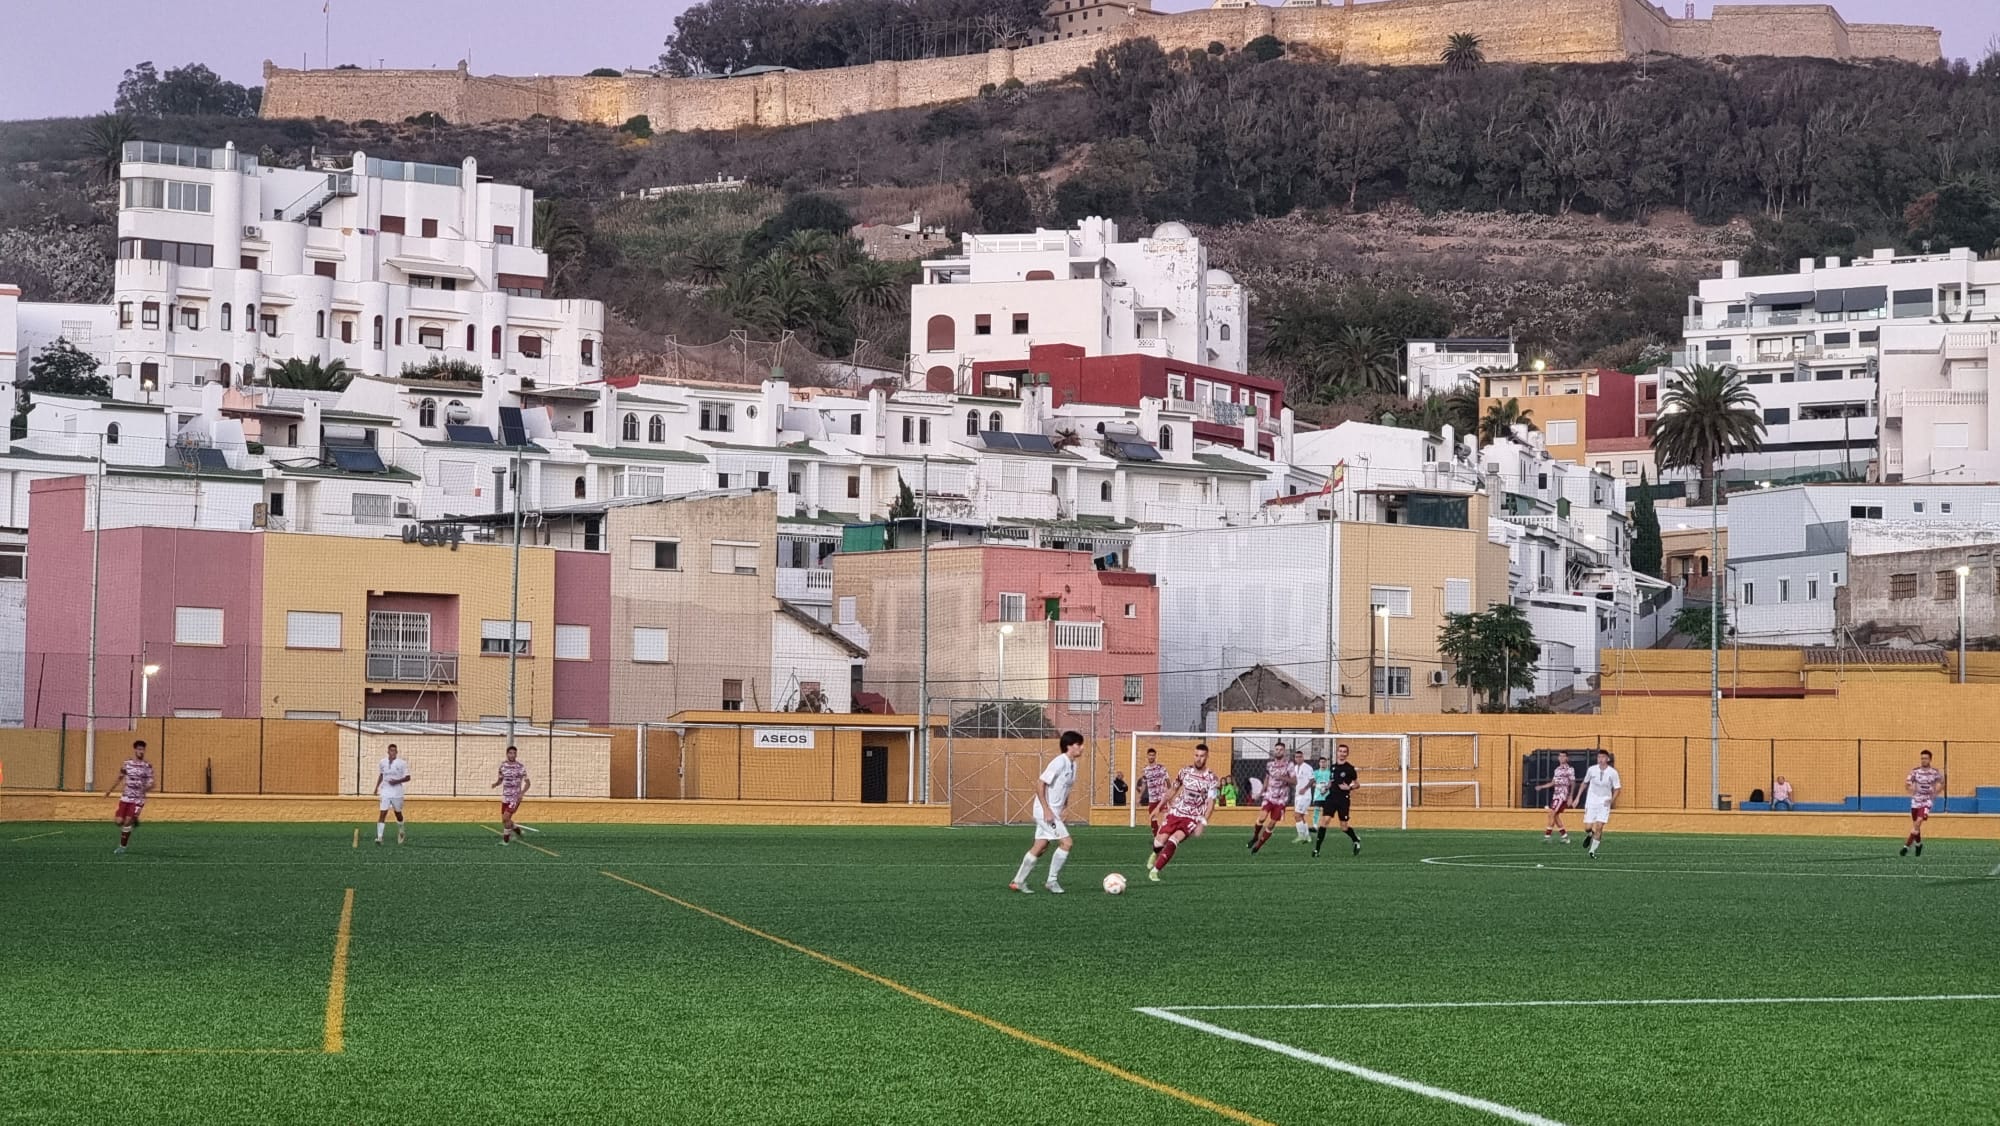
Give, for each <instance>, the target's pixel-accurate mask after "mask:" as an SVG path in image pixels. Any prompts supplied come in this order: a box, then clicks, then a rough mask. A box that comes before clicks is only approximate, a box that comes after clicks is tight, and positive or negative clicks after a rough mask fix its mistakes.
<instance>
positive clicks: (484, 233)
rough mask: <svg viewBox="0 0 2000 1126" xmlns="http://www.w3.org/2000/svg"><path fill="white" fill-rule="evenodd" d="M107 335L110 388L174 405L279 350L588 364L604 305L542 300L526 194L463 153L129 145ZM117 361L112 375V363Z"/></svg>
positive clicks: (342, 357)
mask: <svg viewBox="0 0 2000 1126" xmlns="http://www.w3.org/2000/svg"><path fill="white" fill-rule="evenodd" d="M121 175H122V177H123V180H122V185H121V189H122V195H121V198H120V206H119V211H118V261H117V268H116V281H115V292H114V296H113V304H112V308H113V310H114V312H115V323H116V331H115V335H114V338H113V342H112V345H111V348H110V349H109V351H110V353H111V356H112V362H113V364H114V365H115V368H114V371H115V375H116V378H117V382H116V384H115V385H114V386H115V388H116V390H117V392H118V394H119V396H120V397H121V398H130V399H140V398H143V397H146V396H147V395H152V396H155V397H158V398H161V399H163V400H164V401H166V402H168V403H170V404H172V405H174V406H176V407H186V406H188V405H191V404H193V403H195V402H197V401H198V400H199V392H198V390H197V389H198V388H200V387H201V386H202V385H203V384H206V383H220V384H222V385H223V386H225V387H226V386H230V385H232V384H235V383H239V382H242V381H243V380H244V379H246V378H257V377H261V375H262V373H263V371H264V369H265V368H267V367H270V366H272V365H275V364H281V363H283V362H284V361H286V360H289V359H294V358H298V359H318V360H320V361H322V362H326V361H332V360H339V361H342V362H343V363H345V364H346V365H347V367H348V368H349V369H350V370H352V371H355V372H360V373H366V374H372V375H391V376H394V375H400V374H403V372H404V370H405V369H406V368H412V367H419V366H422V365H425V364H427V363H429V362H430V361H433V360H448V361H459V362H462V363H465V364H470V365H472V366H474V367H476V368H479V369H480V370H483V371H491V372H509V373H513V374H514V375H517V376H519V377H520V378H521V379H523V380H525V381H529V382H530V384H531V385H534V386H573V385H575V384H577V383H580V382H584V381H587V380H593V379H597V378H599V371H600V367H599V365H600V363H601V360H602V354H601V353H602V347H603V344H602V342H603V334H604V310H603V306H602V305H600V304H599V303H598V302H595V301H566V300H552V299H548V298H545V297H543V296H542V294H543V292H544V290H545V289H546V287H547V278H548V260H547V257H546V256H545V255H543V254H542V253H541V252H540V251H538V250H536V249H534V193H532V192H530V191H529V190H527V189H526V188H520V187H514V186H511V185H506V184H495V183H491V182H482V181H481V180H480V178H479V175H478V167H477V165H476V164H475V162H474V161H472V160H471V159H469V158H468V159H467V160H465V161H464V162H463V163H462V164H459V165H438V164H417V163H411V162H405V161H394V160H381V159H377V158H374V157H370V156H368V155H366V154H365V153H356V154H354V156H353V158H352V160H351V161H350V162H348V163H347V164H339V163H336V162H332V161H320V162H317V166H316V167H313V168H309V169H308V168H267V167H264V166H263V165H261V164H260V163H258V161H257V159H256V158H255V157H252V156H249V155H246V154H243V153H239V152H238V151H236V149H235V147H234V146H233V145H231V146H225V147H223V148H219V149H212V148H199V147H195V146H190V145H171V144H159V143H155V142H151V141H144V142H140V141H135V142H131V143H128V144H127V145H126V146H125V152H124V163H123V164H122V166H121ZM107 374H113V373H109V372H108V373H107Z"/></svg>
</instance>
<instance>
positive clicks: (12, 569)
mask: <svg viewBox="0 0 2000 1126" xmlns="http://www.w3.org/2000/svg"><path fill="white" fill-rule="evenodd" d="M27 577H28V545H26V544H21V543H0V579H17V580H18V579H25V578H27Z"/></svg>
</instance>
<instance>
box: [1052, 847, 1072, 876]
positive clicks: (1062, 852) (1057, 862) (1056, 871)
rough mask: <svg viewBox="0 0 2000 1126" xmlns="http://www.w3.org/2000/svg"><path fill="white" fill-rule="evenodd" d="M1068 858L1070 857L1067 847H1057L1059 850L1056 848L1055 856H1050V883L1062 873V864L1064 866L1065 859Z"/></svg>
mask: <svg viewBox="0 0 2000 1126" xmlns="http://www.w3.org/2000/svg"><path fill="white" fill-rule="evenodd" d="M1068 859H1069V850H1068V849H1066V848H1059V849H1057V850H1056V854H1055V855H1054V856H1051V857H1049V882H1050V883H1054V882H1055V878H1056V877H1057V876H1060V875H1062V866H1063V861H1065V860H1068Z"/></svg>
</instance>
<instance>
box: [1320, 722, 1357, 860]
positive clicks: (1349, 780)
mask: <svg viewBox="0 0 2000 1126" xmlns="http://www.w3.org/2000/svg"><path fill="white" fill-rule="evenodd" d="M1359 785H1361V772H1360V771H1358V770H1356V769H1354V764H1353V763H1351V762H1349V761H1347V744H1345V743H1342V744H1340V745H1339V746H1338V747H1335V748H1334V751H1333V785H1332V786H1330V787H1328V788H1327V791H1326V796H1325V797H1323V798H1321V799H1320V802H1319V837H1318V838H1317V839H1315V840H1314V841H1313V855H1314V856H1318V855H1319V850H1320V846H1321V845H1324V844H1325V843H1326V823H1327V820H1328V819H1329V818H1334V817H1338V818H1340V831H1341V832H1343V833H1346V834H1347V839H1348V840H1350V841H1353V842H1354V854H1355V855H1356V856H1359V855H1361V838H1360V837H1357V836H1355V835H1354V827H1353V826H1352V825H1349V824H1348V823H1347V811H1348V807H1349V805H1350V804H1351V803H1352V801H1353V798H1354V790H1355V788H1356V787H1357V786H1359Z"/></svg>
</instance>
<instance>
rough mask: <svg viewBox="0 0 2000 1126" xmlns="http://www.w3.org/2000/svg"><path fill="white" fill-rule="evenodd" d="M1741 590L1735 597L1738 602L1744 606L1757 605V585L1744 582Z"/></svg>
mask: <svg viewBox="0 0 2000 1126" xmlns="http://www.w3.org/2000/svg"><path fill="white" fill-rule="evenodd" d="M1742 588H1743V589H1742V591H1741V593H1739V594H1738V595H1737V598H1738V600H1739V601H1741V602H1742V603H1743V604H1744V605H1745V606H1755V605H1756V604H1757V584H1756V583H1750V582H1746V583H1743V584H1742Z"/></svg>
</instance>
